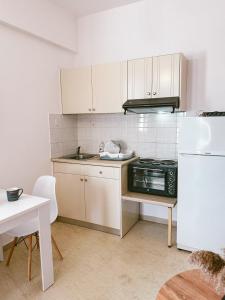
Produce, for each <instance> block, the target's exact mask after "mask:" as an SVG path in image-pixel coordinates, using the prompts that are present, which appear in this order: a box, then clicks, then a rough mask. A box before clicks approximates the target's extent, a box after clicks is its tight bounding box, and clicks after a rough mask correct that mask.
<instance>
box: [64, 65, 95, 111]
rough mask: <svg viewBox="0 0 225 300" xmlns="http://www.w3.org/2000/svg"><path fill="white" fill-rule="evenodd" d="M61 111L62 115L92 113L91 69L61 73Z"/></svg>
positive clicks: (66, 70)
mask: <svg viewBox="0 0 225 300" xmlns="http://www.w3.org/2000/svg"><path fill="white" fill-rule="evenodd" d="M61 95H62V110H63V113H64V114H82V113H89V112H91V111H92V86H91V67H85V68H77V69H63V70H62V71H61Z"/></svg>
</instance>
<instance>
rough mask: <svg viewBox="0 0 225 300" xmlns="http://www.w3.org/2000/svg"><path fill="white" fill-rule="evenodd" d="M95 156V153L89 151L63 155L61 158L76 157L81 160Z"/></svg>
mask: <svg viewBox="0 0 225 300" xmlns="http://www.w3.org/2000/svg"><path fill="white" fill-rule="evenodd" d="M94 156H96V154H89V153H80V154H71V155H65V156H63V157H61V158H64V159H76V160H83V159H89V158H92V157H94Z"/></svg>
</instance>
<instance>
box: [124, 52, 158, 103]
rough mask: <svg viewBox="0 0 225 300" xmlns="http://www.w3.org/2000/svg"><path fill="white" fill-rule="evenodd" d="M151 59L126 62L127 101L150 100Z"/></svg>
mask: <svg viewBox="0 0 225 300" xmlns="http://www.w3.org/2000/svg"><path fill="white" fill-rule="evenodd" d="M151 92H152V58H151V57H150V58H142V59H134V60H130V61H128V99H145V98H151Z"/></svg>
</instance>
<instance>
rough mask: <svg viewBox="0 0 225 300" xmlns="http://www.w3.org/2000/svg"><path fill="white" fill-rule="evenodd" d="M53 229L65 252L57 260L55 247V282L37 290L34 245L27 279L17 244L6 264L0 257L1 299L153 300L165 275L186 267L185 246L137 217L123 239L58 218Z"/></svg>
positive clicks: (21, 248)
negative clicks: (169, 241) (180, 246)
mask: <svg viewBox="0 0 225 300" xmlns="http://www.w3.org/2000/svg"><path fill="white" fill-rule="evenodd" d="M53 234H54V236H55V239H56V240H57V242H58V245H59V247H60V249H61V251H62V253H63V255H64V260H63V261H59V260H58V258H57V256H56V254H55V253H54V267H55V284H54V285H53V286H52V287H51V288H49V289H48V290H47V291H46V292H45V293H43V292H42V291H41V277H40V266H39V255H38V251H37V250H36V251H35V252H34V253H33V263H32V267H33V270H32V276H33V278H32V281H31V282H30V283H28V282H27V278H26V271H27V264H26V260H27V252H26V248H25V246H24V245H22V244H21V245H20V246H18V248H17V249H16V250H15V253H14V256H13V258H12V261H11V265H10V267H9V268H7V267H6V266H5V264H4V263H0V299H1V300H2V299H4V300H14V299H15V300H24V299H29V300H30V299H32V300H34V299H43V300H44V299H48V300H58V299H59V300H61V299H62V300H147V299H149V300H155V297H156V294H157V291H158V289H159V288H160V286H161V285H162V284H163V283H164V282H165V281H166V280H167V279H168V278H170V277H171V276H172V275H174V274H176V273H178V272H180V271H183V270H186V269H188V268H190V266H189V264H188V263H187V258H188V254H187V253H186V252H183V251H179V250H177V249H176V247H173V248H170V249H169V248H168V247H167V245H166V243H167V227H166V226H165V225H160V224H155V223H150V222H144V221H141V222H139V223H138V224H137V225H136V226H135V227H134V228H133V229H132V230H131V231H130V232H129V233H128V234H127V235H126V236H125V237H124V238H123V239H122V240H120V238H119V237H117V236H114V235H110V234H106V233H103V232H99V231H94V230H89V229H86V228H82V227H78V226H74V225H68V224H62V223H56V224H54V226H53ZM6 254H7V253H6Z"/></svg>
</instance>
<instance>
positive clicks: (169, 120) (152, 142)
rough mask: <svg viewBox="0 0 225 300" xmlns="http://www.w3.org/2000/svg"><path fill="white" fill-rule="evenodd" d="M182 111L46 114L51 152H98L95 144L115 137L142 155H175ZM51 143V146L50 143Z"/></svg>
mask: <svg viewBox="0 0 225 300" xmlns="http://www.w3.org/2000/svg"><path fill="white" fill-rule="evenodd" d="M182 117H183V114H182V115H181V114H179V116H178V115H176V114H174V115H171V114H141V115H136V114H128V115H123V114H122V113H121V114H85V115H77V116H73V115H50V116H49V123H50V136H51V143H52V154H54V155H56V154H59V153H60V155H61V156H62V155H65V154H69V153H70V152H71V151H72V152H74V151H75V150H74V149H76V147H77V145H80V146H81V147H82V151H83V152H91V153H98V148H99V144H100V143H101V142H106V141H108V140H110V139H112V140H117V141H119V142H120V143H121V144H122V145H123V149H132V150H134V151H135V152H136V153H137V155H139V156H142V157H155V158H168V159H172V158H173V159H176V158H177V139H178V133H179V129H178V125H179V124H180V120H181V119H182ZM53 144H54V145H53Z"/></svg>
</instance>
